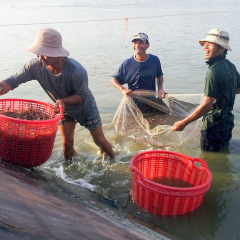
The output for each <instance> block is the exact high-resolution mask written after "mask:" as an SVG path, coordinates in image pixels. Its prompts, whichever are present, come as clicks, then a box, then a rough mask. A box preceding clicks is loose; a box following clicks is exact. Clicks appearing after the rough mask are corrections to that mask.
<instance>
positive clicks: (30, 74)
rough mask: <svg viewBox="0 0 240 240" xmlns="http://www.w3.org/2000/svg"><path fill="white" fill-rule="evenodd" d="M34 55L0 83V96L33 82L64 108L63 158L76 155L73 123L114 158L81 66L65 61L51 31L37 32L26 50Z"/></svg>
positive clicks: (64, 52) (59, 39)
mask: <svg viewBox="0 0 240 240" xmlns="http://www.w3.org/2000/svg"><path fill="white" fill-rule="evenodd" d="M26 49H27V50H28V51H30V52H33V53H35V54H37V58H34V59H32V60H30V61H29V62H28V63H26V64H25V66H24V67H23V68H22V70H21V71H20V72H19V73H17V74H15V75H12V76H10V77H9V78H7V79H5V80H3V81H1V82H0V95H3V94H6V93H7V92H9V91H10V90H13V89H15V88H16V87H18V86H19V85H20V84H22V83H25V82H28V81H31V80H34V79H36V80H37V81H38V82H39V84H40V85H41V87H42V88H43V89H44V90H45V92H46V93H47V94H48V95H49V97H50V98H51V99H52V100H53V101H54V102H55V104H56V111H57V109H58V106H63V107H64V115H63V119H62V120H61V122H60V124H59V129H60V133H61V135H62V141H63V143H62V144H63V153H64V157H65V158H66V159H69V158H71V157H73V156H74V155H75V154H76V151H75V149H74V130H75V126H76V123H77V122H79V123H80V124H81V125H82V126H85V127H86V128H87V129H88V130H89V131H90V133H91V135H92V137H93V140H94V142H95V143H96V145H98V146H99V147H100V150H101V152H104V153H106V154H107V155H109V156H110V157H113V155H114V154H113V150H112V146H111V144H110V143H109V142H108V141H107V139H106V138H105V136H104V133H103V130H102V122H101V118H100V115H99V112H98V108H97V105H96V102H95V99H94V96H93V95H92V92H91V90H90V89H89V88H88V75H87V71H86V70H85V69H84V68H83V66H82V65H81V64H80V63H78V62H77V61H75V60H74V59H71V58H68V56H69V52H68V51H67V50H66V49H65V48H63V46H62V36H61V34H60V33H59V32H58V31H56V30H55V29H52V28H44V29H41V30H40V31H39V32H38V35H37V38H36V41H35V43H34V44H33V45H31V46H29V47H27V48H26Z"/></svg>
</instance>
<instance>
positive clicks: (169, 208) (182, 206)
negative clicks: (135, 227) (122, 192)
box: [130, 150, 212, 216]
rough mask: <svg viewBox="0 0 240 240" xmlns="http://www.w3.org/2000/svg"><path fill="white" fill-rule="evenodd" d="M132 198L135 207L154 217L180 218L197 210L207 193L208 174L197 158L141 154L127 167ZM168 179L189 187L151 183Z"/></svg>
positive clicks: (157, 153) (178, 154)
mask: <svg viewBox="0 0 240 240" xmlns="http://www.w3.org/2000/svg"><path fill="white" fill-rule="evenodd" d="M130 170H131V172H132V197H133V199H134V201H135V202H136V204H137V205H138V206H140V207H141V208H143V209H145V210H147V211H148V212H150V213H153V214H157V215H168V216H171V215H181V214H185V213H188V212H191V211H193V210H195V209H196V208H198V207H199V206H200V205H201V203H202V201H203V196H204V194H205V193H206V192H207V191H208V190H209V188H210V184H211V180H212V174H211V172H210V170H209V169H208V166H207V164H206V163H205V162H204V161H203V160H202V159H200V158H191V157H189V156H186V155H183V154H180V153H175V152H170V151H161V150H155V151H145V152H141V153H139V154H137V155H136V156H134V157H133V158H132V160H131V163H130ZM156 178H160V179H161V178H169V179H177V180H180V181H183V182H186V183H188V184H190V185H191V187H173V186H167V185H163V184H160V183H157V182H155V181H151V179H156Z"/></svg>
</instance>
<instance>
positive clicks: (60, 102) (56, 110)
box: [54, 99, 65, 114]
mask: <svg viewBox="0 0 240 240" xmlns="http://www.w3.org/2000/svg"><path fill="white" fill-rule="evenodd" d="M59 107H62V108H63V110H64V108H65V105H64V102H63V101H62V100H61V99H58V100H57V101H56V103H55V108H54V112H55V113H56V114H58V113H59V112H60V111H59Z"/></svg>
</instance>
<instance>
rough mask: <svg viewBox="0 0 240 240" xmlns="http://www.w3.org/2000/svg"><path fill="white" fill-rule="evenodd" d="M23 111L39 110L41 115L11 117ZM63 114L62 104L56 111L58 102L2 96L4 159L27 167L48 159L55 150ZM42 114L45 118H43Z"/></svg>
mask: <svg viewBox="0 0 240 240" xmlns="http://www.w3.org/2000/svg"><path fill="white" fill-rule="evenodd" d="M20 113H22V114H23V113H24V114H26V113H28V115H29V114H33V113H35V114H36V116H38V119H37V120H26V119H19V118H16V116H14V117H11V116H12V115H18V116H21V114H20ZM24 114H23V115H24ZM62 115H63V109H62V108H60V114H55V113H54V106H53V105H51V104H48V103H44V102H40V101H33V100H28V99H0V158H1V160H3V161H7V162H11V163H12V164H14V165H19V166H22V167H27V168H29V167H36V166H39V165H41V164H43V163H44V162H46V161H47V160H48V159H49V158H50V156H51V154H52V150H53V145H54V141H55V137H56V133H57V129H58V123H59V120H60V119H61V118H62ZM40 116H41V118H42V119H43V120H39V119H40ZM21 117H22V116H21Z"/></svg>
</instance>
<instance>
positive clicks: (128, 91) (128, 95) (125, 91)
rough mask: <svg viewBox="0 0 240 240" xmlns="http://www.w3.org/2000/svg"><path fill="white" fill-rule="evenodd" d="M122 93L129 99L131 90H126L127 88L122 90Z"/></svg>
mask: <svg viewBox="0 0 240 240" xmlns="http://www.w3.org/2000/svg"><path fill="white" fill-rule="evenodd" d="M122 93H123V94H124V95H125V96H127V97H131V96H132V90H131V89H127V88H124V89H123V90H122Z"/></svg>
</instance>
